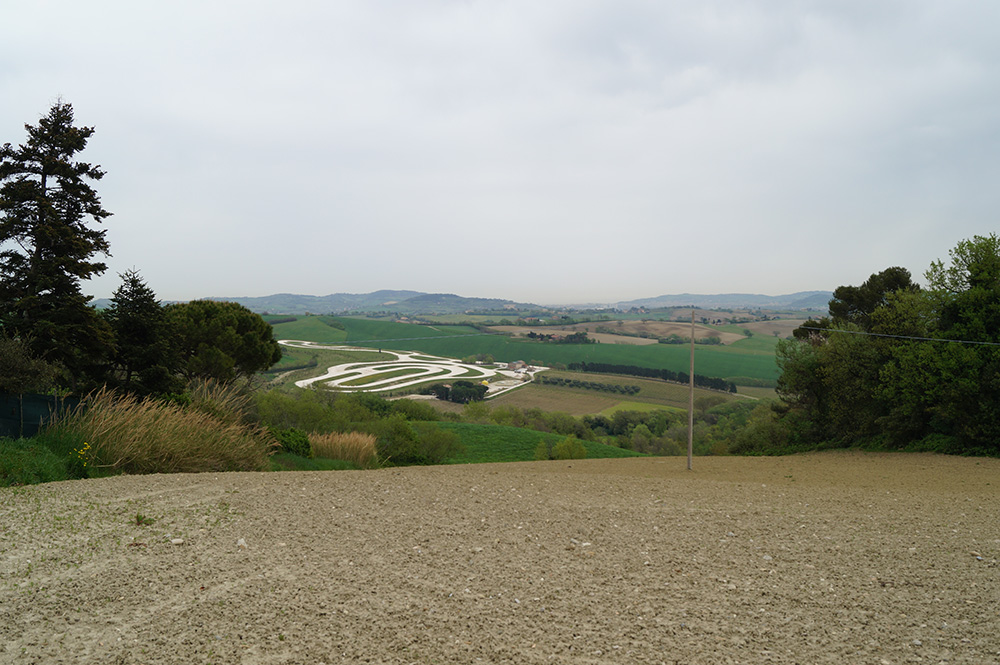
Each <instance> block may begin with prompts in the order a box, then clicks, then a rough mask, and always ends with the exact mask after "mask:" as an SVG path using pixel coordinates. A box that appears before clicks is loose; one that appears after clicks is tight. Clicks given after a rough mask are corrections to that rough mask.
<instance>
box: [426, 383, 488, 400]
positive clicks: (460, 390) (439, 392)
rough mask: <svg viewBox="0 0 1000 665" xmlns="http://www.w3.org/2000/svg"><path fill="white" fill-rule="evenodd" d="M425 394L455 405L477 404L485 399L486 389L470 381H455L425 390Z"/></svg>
mask: <svg viewBox="0 0 1000 665" xmlns="http://www.w3.org/2000/svg"><path fill="white" fill-rule="evenodd" d="M426 390H427V393H428V394H430V395H434V396H435V397H437V398H438V399H441V400H445V401H446V402H455V403H456V404H468V403H469V402H479V401H481V400H483V399H485V398H486V393H487V388H486V386H484V385H483V384H481V383H473V382H471V381H455V382H454V383H452V384H450V385H448V384H444V383H438V384H435V385H433V386H430V387H429V388H427V389H426Z"/></svg>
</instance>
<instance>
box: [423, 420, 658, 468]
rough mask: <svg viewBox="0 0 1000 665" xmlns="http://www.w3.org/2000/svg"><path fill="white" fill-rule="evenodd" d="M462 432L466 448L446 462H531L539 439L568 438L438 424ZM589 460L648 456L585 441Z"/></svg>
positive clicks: (500, 428)
mask: <svg viewBox="0 0 1000 665" xmlns="http://www.w3.org/2000/svg"><path fill="white" fill-rule="evenodd" d="M435 424H436V425H437V426H438V427H440V428H441V429H444V430H448V431H450V432H454V433H455V434H457V435H458V437H459V441H460V442H461V444H462V447H463V449H464V450H463V451H462V453H461V454H459V455H456V456H454V457H449V458H447V459H446V460H445V464H480V463H484V462H530V461H532V460H534V459H535V449H536V448H537V447H538V442H539V441H545V442H547V443H552V444H553V445H555V444H556V443H558V442H559V441H562V440H563V439H565V438H566V437H565V436H561V435H559V434H548V433H545V432H536V431H534V430H529V429H521V428H519V427H509V426H506V425H477V424H472V423H449V422H440V423H435ZM580 443H582V444H583V446H584V448H586V450H587V458H588V459H601V458H608V457H644V455H642V454H641V453H637V452H633V451H631V450H624V449H622V448H617V447H615V446H609V445H606V444H603V443H596V442H594V441H581V442H580Z"/></svg>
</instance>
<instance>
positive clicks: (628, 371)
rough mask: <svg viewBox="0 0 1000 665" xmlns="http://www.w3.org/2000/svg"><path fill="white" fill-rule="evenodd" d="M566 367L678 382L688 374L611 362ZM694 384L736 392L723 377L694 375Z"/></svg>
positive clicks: (732, 385)
mask: <svg viewBox="0 0 1000 665" xmlns="http://www.w3.org/2000/svg"><path fill="white" fill-rule="evenodd" d="M568 369H571V370H576V371H580V372H593V373H595V374H624V375H626V376H641V377H643V378H647V379H662V380H664V381H674V382H678V383H688V382H689V381H690V375H689V374H686V373H685V372H674V371H673V370H669V369H655V368H652V367H639V366H638V365H616V364H612V363H588V362H576V363H570V364H569V365H568ZM694 385H696V386H698V387H699V388H708V389H709V390H721V391H724V392H727V393H735V392H736V384H735V383H733V382H731V381H726V380H725V379H719V378H716V377H712V376H702V375H701V374H695V375H694Z"/></svg>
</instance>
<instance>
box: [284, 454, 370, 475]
mask: <svg viewBox="0 0 1000 665" xmlns="http://www.w3.org/2000/svg"><path fill="white" fill-rule="evenodd" d="M358 468H359V467H358V465H357V464H354V463H353V462H347V461H345V460H339V459H325V458H322V457H314V458H307V457H300V456H299V455H293V454H292V453H277V454H276V455H271V457H270V459H269V467H268V471H349V470H355V469H358Z"/></svg>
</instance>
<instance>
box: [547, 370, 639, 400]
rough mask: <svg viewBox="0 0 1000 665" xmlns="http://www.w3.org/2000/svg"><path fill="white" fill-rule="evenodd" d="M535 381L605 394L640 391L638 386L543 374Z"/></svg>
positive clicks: (623, 393) (630, 393)
mask: <svg viewBox="0 0 1000 665" xmlns="http://www.w3.org/2000/svg"><path fill="white" fill-rule="evenodd" d="M537 381H538V382H539V383H542V384H546V385H552V386H565V387H567V388H584V389H585V390H600V391H603V392H607V393H618V394H620V395H635V394H637V393H638V392H639V390H640V388H639V386H620V385H618V384H615V383H600V382H599V381H581V380H579V379H567V378H565V377H562V376H546V375H544V374H541V375H539V376H538V378H537Z"/></svg>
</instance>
